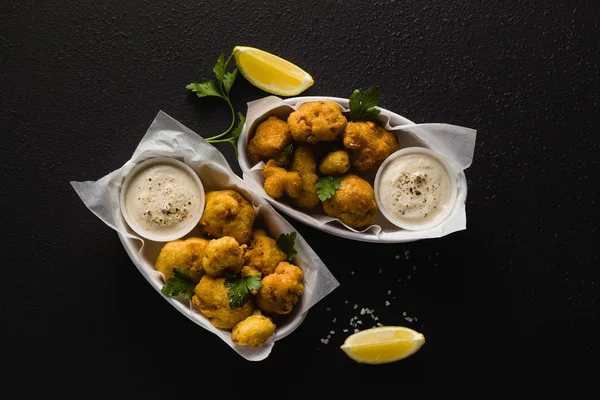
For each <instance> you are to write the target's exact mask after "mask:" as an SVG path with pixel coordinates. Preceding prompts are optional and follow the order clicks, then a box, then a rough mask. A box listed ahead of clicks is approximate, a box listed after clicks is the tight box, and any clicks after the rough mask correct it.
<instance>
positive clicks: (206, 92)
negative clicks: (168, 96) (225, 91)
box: [186, 80, 223, 98]
mask: <svg viewBox="0 0 600 400" xmlns="http://www.w3.org/2000/svg"><path fill="white" fill-rule="evenodd" d="M186 89H188V90H191V91H192V92H194V93H196V95H197V96H198V97H211V96H214V97H221V98H222V97H223V95H222V94H221V92H220V91H219V88H217V85H215V82H214V81H212V80H208V81H204V82H202V83H190V84H189V85H187V86H186Z"/></svg>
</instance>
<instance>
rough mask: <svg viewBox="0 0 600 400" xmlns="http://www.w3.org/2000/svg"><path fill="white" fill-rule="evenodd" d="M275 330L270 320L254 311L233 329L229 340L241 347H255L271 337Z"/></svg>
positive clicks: (258, 311)
mask: <svg viewBox="0 0 600 400" xmlns="http://www.w3.org/2000/svg"><path fill="white" fill-rule="evenodd" d="M275 328H276V325H275V324H274V323H273V321H272V320H271V318H269V317H266V316H264V315H262V313H261V312H260V310H256V311H254V314H252V315H251V316H249V317H248V318H246V319H245V320H243V321H242V322H239V323H238V324H237V325H236V326H234V327H233V329H232V331H231V339H232V340H233V342H234V343H236V344H239V345H242V346H251V347H257V346H259V345H261V344H263V343H265V342H266V341H267V340H269V338H270V337H271V336H273V334H274V333H275Z"/></svg>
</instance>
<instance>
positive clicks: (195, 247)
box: [154, 237, 208, 283]
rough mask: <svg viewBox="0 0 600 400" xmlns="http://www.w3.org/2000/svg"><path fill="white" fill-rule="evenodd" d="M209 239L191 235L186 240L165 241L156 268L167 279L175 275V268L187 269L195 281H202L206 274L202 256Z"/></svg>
mask: <svg viewBox="0 0 600 400" xmlns="http://www.w3.org/2000/svg"><path fill="white" fill-rule="evenodd" d="M207 244H208V240H206V239H202V238H197V237H191V238H188V239H185V240H181V239H177V240H172V241H170V242H167V243H165V245H164V246H163V247H162V249H160V253H159V254H158V257H157V258H156V262H155V264H154V268H156V270H157V271H160V272H162V273H163V274H164V275H165V278H166V279H169V278H171V277H172V276H173V269H174V268H179V269H186V270H188V271H190V277H191V278H192V281H193V282H194V283H198V282H200V278H202V275H204V269H203V268H202V257H204V252H205V248H206V245H207Z"/></svg>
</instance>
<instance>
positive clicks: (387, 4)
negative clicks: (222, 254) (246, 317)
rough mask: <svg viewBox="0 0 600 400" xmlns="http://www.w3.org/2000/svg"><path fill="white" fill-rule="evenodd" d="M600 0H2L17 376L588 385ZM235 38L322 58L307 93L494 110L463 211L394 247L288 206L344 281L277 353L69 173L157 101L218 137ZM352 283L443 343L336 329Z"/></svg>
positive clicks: (7, 333)
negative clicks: (378, 93)
mask: <svg viewBox="0 0 600 400" xmlns="http://www.w3.org/2000/svg"><path fill="white" fill-rule="evenodd" d="M599 4H600V2H598V1H596V0H589V1H584V0H580V1H568V2H565V1H558V0H555V1H546V2H541V1H540V2H537V1H474V0H471V1H468V0H455V1H444V0H434V1H431V0H425V1H417V0H414V1H404V0H397V1H392V0H390V1H377V2H366V1H356V0H355V1H319V2H298V1H282V2H278V3H275V2H274V3H273V4H270V5H269V4H267V2H256V3H253V2H248V1H240V2H238V1H230V2H224V1H211V2H201V1H181V0H179V1H164V0H160V1H149V0H131V1H103V2H98V1H68V2H67V1H47V2H42V1H37V2H34V1H31V0H29V1H10V0H9V1H6V0H5V1H3V2H2V3H1V5H0V104H1V109H0V110H1V130H0V132H1V135H2V144H1V145H0V157H1V158H0V159H1V160H2V163H3V165H2V168H1V173H0V178H1V184H0V188H1V189H0V194H1V205H2V210H3V213H2V219H3V223H2V227H3V229H2V241H1V245H2V249H3V250H2V253H3V255H4V257H3V262H2V271H3V274H2V279H0V282H1V284H0V312H1V314H0V317H1V322H0V324H1V325H0V360H1V362H2V365H3V370H5V371H8V372H3V373H2V375H1V376H2V382H3V385H2V386H3V391H4V392H6V393H10V392H12V393H19V394H20V398H37V397H39V396H43V398H50V399H82V398H88V399H89V398H147V399H150V398H153V399H154V398H156V399H159V398H160V399H165V398H184V397H185V398H201V396H206V390H207V388H210V387H212V388H216V389H217V390H218V391H219V394H220V396H222V397H224V398H225V397H227V398H241V397H242V396H243V397H246V396H252V395H265V396H267V395H268V396H278V397H282V398H283V397H293V396H294V395H298V394H303V393H307V392H309V393H310V392H313V391H314V390H317V387H318V386H321V387H322V388H324V389H321V390H323V392H322V393H323V398H325V397H331V396H334V395H336V398H337V395H339V396H342V395H352V394H353V395H354V396H346V397H349V398H352V397H356V396H358V394H364V395H369V396H372V397H374V396H380V395H383V394H384V393H389V394H391V395H394V396H405V395H413V396H419V397H421V398H445V397H446V396H449V397H454V395H458V396H459V397H469V398H471V397H475V398H486V399H488V398H511V399H515V398H543V397H545V396H546V395H556V396H557V395H564V396H566V397H565V398H571V399H572V398H582V397H583V393H585V392H586V389H589V388H593V387H594V385H593V380H595V379H597V371H598V368H597V366H598V362H599V361H600V359H599V353H600V352H599V343H598V337H599V336H600V329H599V325H598V323H597V321H596V320H597V318H598V315H599V313H600V304H599V302H600V287H599V286H600V280H599V278H600V276H599V273H598V269H599V267H600V261H599V254H600V251H599V250H598V245H599V244H600V240H599V235H598V217H599V213H598V207H599V206H600V204H599V203H598V195H599V191H598V184H597V182H598V178H599V172H598V170H599V165H598V160H599V159H600V157H599V156H598V152H599V150H600V147H599V145H600V140H599V138H598V134H599V132H598V127H599V115H600V112H599V107H598V103H599V101H600V99H599V96H600V95H599V93H600V90H599V89H600V84H599V78H600V76H599V53H600V36H599V35H600V34H599V32H600V29H599V28H600V27H599V18H600V6H599ZM235 45H248V46H255V47H259V48H262V49H264V50H267V51H269V52H272V53H275V54H277V55H279V56H281V57H284V58H286V59H288V60H290V61H292V62H294V63H296V64H298V65H299V66H301V67H302V68H304V69H306V70H307V71H308V72H310V73H311V74H312V75H313V77H314V78H315V84H314V86H313V87H311V88H310V89H309V90H307V91H306V92H305V93H303V94H305V95H329V96H338V97H348V96H349V94H350V93H351V91H352V90H353V89H355V88H365V87H369V86H371V85H374V84H380V85H381V86H382V99H381V106H382V107H385V108H387V109H390V110H392V111H395V112H397V113H399V114H401V115H403V116H405V117H407V118H409V119H411V120H413V121H415V122H446V123H452V124H457V125H463V126H467V127H471V128H474V129H477V131H478V137H477V146H476V151H475V159H474V162H473V165H472V166H471V167H470V168H469V169H468V170H467V171H466V175H467V179H468V182H469V195H468V200H467V215H468V228H467V230H466V231H462V232H459V233H455V234H452V235H449V236H447V237H444V238H440V239H434V240H427V241H420V242H414V243H408V244H397V245H378V244H369V243H355V242H350V241H348V240H346V239H341V238H337V237H332V236H329V235H327V234H324V233H322V232H319V231H316V230H314V229H312V228H309V227H306V226H302V225H300V224H299V223H296V222H293V224H294V225H295V227H296V228H297V230H298V231H299V232H300V233H301V234H302V235H304V237H305V238H306V239H307V241H308V242H309V243H310V244H311V245H312V246H313V248H314V249H315V251H316V252H317V253H318V254H319V255H321V257H322V259H323V260H324V261H325V263H326V264H327V265H328V267H329V268H330V270H331V271H332V272H333V273H334V275H335V276H336V277H337V278H338V280H339V281H340V282H341V286H340V287H339V288H338V289H336V290H335V291H334V292H333V293H332V294H331V295H330V296H328V297H326V298H325V299H324V300H323V301H322V302H320V303H318V304H317V305H316V306H315V307H314V308H313V309H312V310H311V311H310V312H309V314H308V316H307V318H306V320H305V321H304V323H303V324H302V325H301V326H300V328H299V329H298V330H296V331H295V332H294V333H293V334H292V335H290V336H288V337H287V338H285V339H283V340H281V341H280V342H277V344H276V345H275V347H274V349H273V352H272V353H271V355H270V356H269V358H267V359H266V360H264V361H262V362H259V363H251V362H248V361H245V360H244V359H242V358H241V357H240V356H238V355H237V354H236V353H235V352H233V351H232V350H231V349H229V347H227V345H225V344H224V343H223V342H221V340H220V339H218V338H217V337H216V336H214V335H211V334H209V333H207V332H206V331H204V330H202V328H200V327H198V326H196V325H195V324H193V323H192V322H191V321H189V320H188V319H186V318H185V317H183V316H182V315H180V314H179V313H178V312H176V311H174V310H173V309H172V308H171V307H170V306H169V305H168V304H167V303H166V302H164V301H163V300H162V299H161V297H160V296H159V295H158V294H157V293H156V292H155V291H154V290H153V289H152V288H151V287H150V286H149V285H148V283H147V282H146V281H145V280H144V279H143V278H142V277H141V276H140V275H139V272H138V271H137V269H136V268H135V267H134V266H133V264H132V263H131V261H130V260H129V258H128V257H127V255H126V253H125V251H124V250H123V248H122V247H121V244H120V242H119V239H118V238H117V235H116V234H115V233H114V232H113V231H112V230H111V229H110V228H108V227H107V226H105V225H104V224H102V223H101V222H100V221H99V220H98V219H97V218H96V217H95V216H94V215H93V214H92V213H90V212H89V211H88V210H87V209H86V208H85V206H84V205H83V204H82V203H81V202H80V201H79V199H78V197H77V196H76V194H75V192H74V191H73V190H72V189H71V186H70V185H69V181H71V180H96V179H98V178H100V177H102V176H103V175H105V174H107V173H108V172H110V171H113V170H114V169H116V168H118V167H120V166H121V165H122V164H123V163H124V162H125V161H126V160H127V159H129V157H130V156H131V153H132V152H133V150H134V149H135V146H136V145H137V143H138V141H139V140H140V138H141V137H142V135H143V134H144V133H145V131H146V129H147V127H148V126H149V124H150V123H151V121H152V120H153V118H154V117H155V115H156V113H157V112H158V111H159V110H163V111H165V112H166V113H168V114H169V115H171V116H172V117H174V118H176V119H178V120H179V121H180V122H182V123H183V124H185V125H186V126H188V127H190V128H191V129H193V130H194V131H196V132H197V133H199V134H200V135H202V136H212V135H214V134H216V133H218V132H220V131H221V130H222V129H224V127H226V125H227V124H228V118H229V117H228V110H227V107H226V105H225V103H224V102H220V101H219V100H211V99H198V98H196V97H194V96H193V95H191V94H189V93H187V92H186V90H185V89H184V88H185V85H186V84H187V83H189V82H191V81H196V80H199V79H201V78H204V77H209V76H210V75H211V74H212V71H211V70H212V66H213V64H214V62H215V61H216V59H217V57H218V56H219V54H220V53H229V52H230V51H231V49H232V48H233V47H234V46H235ZM265 95H266V93H264V92H262V91H260V90H258V89H256V88H254V87H253V86H251V85H250V84H249V83H248V82H247V81H245V80H244V79H243V78H242V77H240V78H238V81H237V82H236V84H235V85H234V88H233V90H232V98H233V99H234V102H235V106H236V108H237V109H239V110H242V111H245V106H246V102H248V101H251V100H255V99H258V98H260V97H263V96H265ZM218 148H219V149H220V150H222V151H223V153H224V154H225V156H226V157H227V159H228V160H229V162H230V163H231V165H232V167H233V168H234V170H235V171H236V172H237V173H239V171H240V170H239V167H238V165H237V163H236V160H235V155H234V153H233V151H232V148H231V147H230V146H229V145H227V144H223V145H219V146H218ZM7 255H8V257H7ZM398 278H400V279H401V281H400V282H398ZM388 290H390V291H391V294H390V295H388ZM386 300H388V301H390V303H391V304H390V305H389V306H388V307H386V306H385V301H386ZM346 301H347V302H348V303H347V304H346ZM354 304H358V306H359V308H358V310H360V308H362V307H368V308H372V309H375V312H376V314H377V315H378V316H379V318H380V322H383V323H384V324H385V325H407V326H410V327H413V328H415V329H417V330H419V331H421V332H422V333H423V334H424V335H425V337H426V338H427V343H426V344H425V346H424V347H423V348H422V349H421V350H420V351H419V352H418V353H417V354H415V355H414V356H412V357H411V358H409V359H406V360H403V361H400V362H397V363H393V364H388V365H381V366H363V365H359V364H356V363H355V362H353V361H352V360H350V359H349V358H347V357H346V356H345V355H344V354H343V353H342V351H341V350H340V349H339V346H340V345H341V344H342V342H343V340H344V339H345V336H346V335H347V334H346V333H343V331H342V329H347V328H349V326H348V325H349V324H348V321H349V320H350V318H352V317H353V316H354V315H356V314H357V312H356V311H355V310H353V309H352V305H354ZM404 312H406V313H407V315H408V316H410V317H417V319H416V320H413V322H408V321H406V320H404V315H403V313H404ZM334 319H335V322H334ZM365 321H366V320H365ZM330 330H333V331H335V334H332V335H331V338H330V341H329V343H328V344H323V343H322V342H321V339H323V338H326V337H327V335H328V334H329V331H330ZM34 395H35V396H36V397H34ZM340 398H341V397H340ZM413 398H414V397H413Z"/></svg>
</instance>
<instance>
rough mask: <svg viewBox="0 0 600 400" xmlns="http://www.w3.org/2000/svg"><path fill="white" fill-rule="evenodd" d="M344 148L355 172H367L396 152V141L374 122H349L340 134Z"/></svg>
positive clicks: (394, 137) (391, 134)
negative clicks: (348, 153)
mask: <svg viewBox="0 0 600 400" xmlns="http://www.w3.org/2000/svg"><path fill="white" fill-rule="evenodd" d="M342 138H343V143H344V147H345V148H346V149H348V151H349V152H350V158H351V159H352V166H353V167H354V168H356V170H357V171H369V170H372V169H375V168H377V167H379V166H380V165H381V163H382V162H383V160H385V159H386V158H387V157H388V156H389V155H390V154H392V153H393V152H395V151H396V150H398V139H397V138H396V136H395V135H394V134H393V133H391V132H389V131H386V130H385V129H384V128H382V127H381V126H379V125H378V124H376V123H374V122H371V121H369V122H349V123H348V124H347V125H346V129H344V133H343V134H342Z"/></svg>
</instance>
